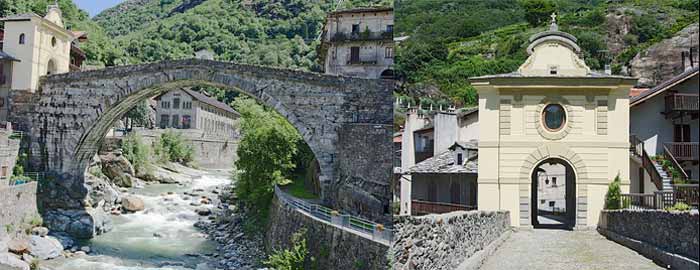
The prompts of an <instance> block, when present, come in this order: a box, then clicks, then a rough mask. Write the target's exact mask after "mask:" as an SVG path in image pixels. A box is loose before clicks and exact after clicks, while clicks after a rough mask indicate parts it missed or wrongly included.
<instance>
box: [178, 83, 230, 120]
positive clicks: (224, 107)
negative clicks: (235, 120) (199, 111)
mask: <svg viewBox="0 0 700 270" xmlns="http://www.w3.org/2000/svg"><path fill="white" fill-rule="evenodd" d="M182 90H183V91H185V93H187V94H188V95H190V96H192V97H193V98H194V99H196V100H199V101H201V102H204V103H206V104H209V105H211V106H214V107H216V108H219V109H222V110H224V111H227V112H230V113H233V114H235V115H240V114H239V113H238V112H237V111H236V110H234V109H233V108H231V106H229V105H226V103H223V102H221V101H219V100H217V99H215V98H211V97H208V96H207V95H205V94H202V93H200V92H197V91H193V90H190V89H182Z"/></svg>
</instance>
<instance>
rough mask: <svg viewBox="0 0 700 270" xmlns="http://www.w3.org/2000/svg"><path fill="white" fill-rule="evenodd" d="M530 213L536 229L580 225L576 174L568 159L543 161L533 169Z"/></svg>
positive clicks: (569, 227) (565, 227) (567, 227)
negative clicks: (577, 218)
mask: <svg viewBox="0 0 700 270" xmlns="http://www.w3.org/2000/svg"><path fill="white" fill-rule="evenodd" d="M531 180H532V189H531V196H530V197H531V204H530V213H531V220H532V226H533V227H535V228H552V229H573V227H574V226H575V224H576V174H575V173H574V169H573V168H572V166H571V165H570V164H569V163H568V162H566V161H565V160H562V159H558V158H551V159H547V160H544V161H542V162H540V163H539V164H538V165H537V166H536V167H535V169H534V170H533V172H532V177H531Z"/></svg>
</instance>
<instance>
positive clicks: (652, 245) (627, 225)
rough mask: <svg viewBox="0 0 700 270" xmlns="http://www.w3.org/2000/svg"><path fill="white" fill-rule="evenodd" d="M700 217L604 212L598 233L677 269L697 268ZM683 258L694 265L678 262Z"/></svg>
mask: <svg viewBox="0 0 700 270" xmlns="http://www.w3.org/2000/svg"><path fill="white" fill-rule="evenodd" d="M699 217H700V215H698V212H697V211H693V212H669V211H665V210H603V211H601V214H600V221H599V224H598V231H599V232H600V233H601V234H603V235H605V236H608V238H611V239H612V240H614V241H616V242H619V243H620V244H622V245H626V246H629V247H630V248H632V249H635V250H637V251H638V252H640V253H642V254H644V255H645V256H647V257H651V258H652V259H654V260H659V261H661V262H663V263H664V264H668V265H671V266H672V267H673V268H674V269H676V268H677V269H693V268H694V269H697V262H698V257H700V256H699V254H700V248H699V244H698V235H699V232H700V230H699V227H700V218H699ZM675 255H680V256H683V257H687V258H689V259H691V260H694V261H695V262H694V263H693V262H689V263H690V264H691V265H693V266H694V267H691V268H686V267H683V266H682V265H687V264H688V262H681V261H678V259H683V258H678V256H675Z"/></svg>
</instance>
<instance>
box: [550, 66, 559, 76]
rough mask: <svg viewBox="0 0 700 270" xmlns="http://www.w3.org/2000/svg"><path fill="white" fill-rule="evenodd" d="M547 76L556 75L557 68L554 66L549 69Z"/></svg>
mask: <svg viewBox="0 0 700 270" xmlns="http://www.w3.org/2000/svg"><path fill="white" fill-rule="evenodd" d="M549 75H557V67H556V66H551V67H549Z"/></svg>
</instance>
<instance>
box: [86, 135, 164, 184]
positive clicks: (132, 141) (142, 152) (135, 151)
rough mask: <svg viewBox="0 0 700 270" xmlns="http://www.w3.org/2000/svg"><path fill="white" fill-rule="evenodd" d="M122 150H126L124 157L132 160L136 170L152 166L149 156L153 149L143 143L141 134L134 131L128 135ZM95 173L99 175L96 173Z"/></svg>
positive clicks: (144, 169) (123, 141) (139, 170)
mask: <svg viewBox="0 0 700 270" xmlns="http://www.w3.org/2000/svg"><path fill="white" fill-rule="evenodd" d="M122 151H123V152H124V157H126V159H127V160H129V162H131V165H133V166H134V170H136V172H145V171H146V170H147V169H148V168H149V167H150V166H149V164H150V160H149V157H150V156H151V149H150V147H148V145H146V144H145V143H143V141H142V140H141V137H140V136H139V135H136V134H134V133H129V134H128V135H126V137H124V139H123V140H122ZM93 175H96V176H99V175H97V174H94V173H93Z"/></svg>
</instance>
